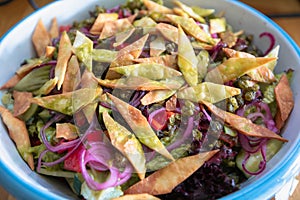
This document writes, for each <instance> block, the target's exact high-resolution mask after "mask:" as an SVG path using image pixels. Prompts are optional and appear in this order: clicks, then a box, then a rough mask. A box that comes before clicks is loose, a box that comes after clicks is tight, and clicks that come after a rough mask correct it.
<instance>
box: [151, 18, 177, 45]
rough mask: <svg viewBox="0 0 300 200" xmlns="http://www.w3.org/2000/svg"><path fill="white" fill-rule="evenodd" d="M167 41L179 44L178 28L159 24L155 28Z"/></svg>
mask: <svg viewBox="0 0 300 200" xmlns="http://www.w3.org/2000/svg"><path fill="white" fill-rule="evenodd" d="M155 28H156V29H157V30H158V31H159V32H160V33H161V34H162V35H163V36H164V37H165V38H166V39H167V40H170V41H171V42H174V43H176V44H178V28H177V27H175V26H173V25H171V24H166V23H159V24H157V25H156V27H155Z"/></svg>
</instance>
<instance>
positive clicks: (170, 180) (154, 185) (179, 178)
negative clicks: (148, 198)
mask: <svg viewBox="0 0 300 200" xmlns="http://www.w3.org/2000/svg"><path fill="white" fill-rule="evenodd" d="M217 152H218V150H214V151H209V152H204V153H199V154H196V155H193V156H188V157H184V158H180V159H178V160H176V161H174V162H172V163H170V164H169V165H167V166H166V167H164V168H161V169H159V170H157V171H156V172H154V173H153V174H151V175H149V176H148V177H146V178H145V179H143V180H141V181H139V182H137V183H136V184H134V185H132V186H131V187H129V188H128V189H127V190H125V192H124V193H125V194H142V193H148V194H151V195H161V194H168V193H170V192H172V190H173V189H174V188H175V187H176V186H177V185H179V184H180V183H182V182H183V181H184V180H186V179H187V178H188V177H189V176H191V175H192V174H193V173H194V172H195V171H196V170H197V169H199V168H200V167H201V166H202V165H203V164H204V163H205V162H206V161H207V160H209V159H210V158H211V157H212V156H213V155H215V154H216V153H217Z"/></svg>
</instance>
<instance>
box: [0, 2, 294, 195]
mask: <svg viewBox="0 0 300 200" xmlns="http://www.w3.org/2000/svg"><path fill="white" fill-rule="evenodd" d="M167 3H168V5H166V4H164V2H163V1H160V0H158V1H151V0H128V1H126V2H123V3H122V4H119V5H117V6H114V7H103V6H95V7H94V9H93V10H90V12H89V17H88V18H85V19H82V20H76V21H74V22H73V23H70V24H59V23H58V21H59V19H58V18H56V17H54V18H52V19H51V25H50V27H49V28H48V27H46V26H45V24H44V21H43V20H42V19H40V20H38V22H37V23H36V26H35V28H34V30H33V32H32V34H31V40H32V44H33V47H34V50H35V56H32V57H28V58H25V60H24V62H23V63H21V64H20V67H18V68H17V70H16V72H15V73H14V75H13V76H12V77H11V78H10V79H9V80H8V81H6V82H5V83H4V84H3V85H2V86H1V88H0V89H1V91H2V105H1V106H0V115H1V119H2V122H3V124H4V125H5V127H6V129H7V132H8V134H9V137H10V138H11V140H12V141H13V142H14V144H15V146H16V148H17V150H18V152H19V154H20V156H21V157H22V159H23V160H24V161H25V162H26V163H27V165H28V167H29V168H30V169H31V170H32V171H35V172H36V173H37V174H40V175H42V176H51V177H54V178H55V179H58V180H63V181H64V182H65V184H66V185H68V186H69V187H70V188H71V190H72V191H73V192H74V194H75V195H76V196H78V197H79V198H84V199H115V200H117V199H119V200H122V199H216V198H221V197H223V196H226V195H228V194H231V193H233V192H235V191H238V190H239V189H240V187H241V185H242V184H243V183H244V182H246V181H247V179H249V178H252V177H255V176H260V175H261V174H262V173H264V171H265V169H266V168H267V167H268V161H269V160H270V159H271V158H272V157H273V156H274V155H276V153H277V152H278V151H279V150H280V149H281V147H282V146H284V145H287V144H288V143H289V140H288V139H287V138H285V137H283V136H282V135H281V130H282V129H283V127H284V125H285V123H286V121H287V120H288V118H289V115H290V113H291V111H292V110H293V108H294V94H293V90H292V88H291V87H290V83H291V81H292V79H293V73H294V69H293V68H289V69H286V70H284V71H280V72H277V71H276V72H275V68H276V66H277V64H278V59H279V58H278V55H279V51H280V45H275V37H274V36H273V34H272V33H270V32H265V31H263V32H261V33H260V35H259V36H260V38H261V39H262V38H264V37H266V38H268V39H269V42H270V44H269V48H267V50H265V51H262V50H261V49H259V48H258V47H257V46H255V44H254V42H253V40H254V39H253V35H250V34H248V33H247V32H246V31H245V30H243V29H236V27H233V26H231V24H230V22H229V21H227V18H226V12H225V13H224V12H221V11H216V10H215V9H214V8H207V7H202V6H201V3H199V6H193V5H190V4H188V3H185V2H183V1H182V2H181V1H178V0H175V1H172V2H171V3H172V4H170V2H169V1H168V2H167ZM58 24H59V25H58Z"/></svg>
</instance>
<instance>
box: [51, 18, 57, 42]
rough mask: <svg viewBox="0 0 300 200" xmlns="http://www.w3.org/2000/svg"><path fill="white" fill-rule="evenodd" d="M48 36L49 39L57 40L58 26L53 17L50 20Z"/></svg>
mask: <svg viewBox="0 0 300 200" xmlns="http://www.w3.org/2000/svg"><path fill="white" fill-rule="evenodd" d="M49 35H50V39H51V40H52V39H54V38H57V37H58V36H59V30H58V24H57V19H56V17H54V18H53V19H52V20H51V26H50V30H49Z"/></svg>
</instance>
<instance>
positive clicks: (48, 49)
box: [45, 46, 56, 59]
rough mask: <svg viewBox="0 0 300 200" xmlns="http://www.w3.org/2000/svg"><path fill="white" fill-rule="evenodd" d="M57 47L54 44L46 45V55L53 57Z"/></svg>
mask: <svg viewBox="0 0 300 200" xmlns="http://www.w3.org/2000/svg"><path fill="white" fill-rule="evenodd" d="M55 50H56V48H55V47H53V46H47V47H46V53H45V57H46V58H49V59H51V58H52V57H53V55H54V53H55Z"/></svg>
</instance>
